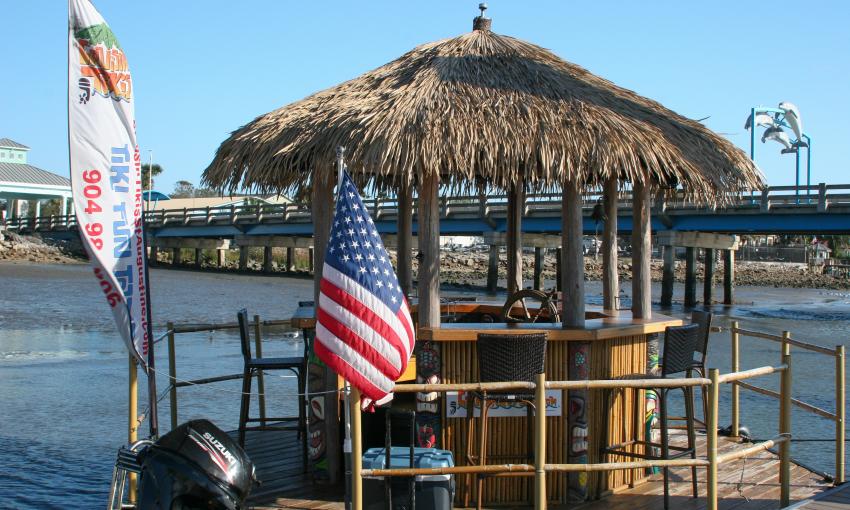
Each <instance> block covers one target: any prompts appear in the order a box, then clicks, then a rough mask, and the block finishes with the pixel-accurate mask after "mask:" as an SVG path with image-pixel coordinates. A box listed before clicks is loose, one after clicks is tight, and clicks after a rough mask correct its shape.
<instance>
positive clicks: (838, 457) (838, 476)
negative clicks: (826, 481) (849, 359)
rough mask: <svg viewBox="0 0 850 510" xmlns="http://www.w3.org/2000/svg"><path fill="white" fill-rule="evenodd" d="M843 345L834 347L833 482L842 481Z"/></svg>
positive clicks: (838, 482)
mask: <svg viewBox="0 0 850 510" xmlns="http://www.w3.org/2000/svg"><path fill="white" fill-rule="evenodd" d="M844 378H845V374H844V346H843V345H837V346H836V347H835V415H836V416H837V417H838V418H837V419H836V420H835V484H836V485H838V484H840V483H844V420H845V415H846V413H847V409H846V408H847V405H846V403H845V397H844V382H845V381H844Z"/></svg>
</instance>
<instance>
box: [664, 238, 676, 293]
mask: <svg viewBox="0 0 850 510" xmlns="http://www.w3.org/2000/svg"><path fill="white" fill-rule="evenodd" d="M675 281H676V247H675V246H672V245H671V246H665V247H664V272H663V273H662V275H661V306H664V307H670V306H673V284H674V283H675Z"/></svg>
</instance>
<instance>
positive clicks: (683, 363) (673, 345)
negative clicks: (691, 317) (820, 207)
mask: <svg viewBox="0 0 850 510" xmlns="http://www.w3.org/2000/svg"><path fill="white" fill-rule="evenodd" d="M699 332H700V326H699V325H698V324H688V325H687V326H669V327H668V328H667V329H666V330H665V331H664V352H663V353H662V364H661V372H660V374H659V373H640V374H629V375H626V376H622V377H620V379H665V378H668V377H670V376H674V375H677V374H682V373H688V374H690V371H691V369H692V366H693V362H694V352H695V351H696V349H697V343H698V342H699V339H700V336H699ZM641 389H643V390H653V391H655V393H656V394H657V395H658V407H659V414H660V417H661V444H658V443H653V442H652V438H651V437H647V438H645V439H643V440H639V439H638V438H637V433H636V432H637V431H636V430H635V431H633V433H632V434H633V437H632V440H630V441H626V442H623V443H620V444H616V445H608V444H605V443H604V442H603V445H602V447H601V449H600V454H601V461H602V462H605V458H606V456H607V455H621V456H624V457H633V458H640V459H652V460H659V459H676V458H679V457H684V456H685V455H690V456H691V458H692V459H695V458H696V432H695V428H694V400H693V392H694V391H693V390H694V388H693V386H682V387H681V388H679V389H681V390H682V392H683V393H684V397H685V399H684V401H685V418H684V419H685V422H686V428H687V434H688V444H687V446H684V447H683V446H670V434H669V429H670V427H669V421H670V420H669V419H668V416H667V411H668V409H667V393H668V392H669V391H670V390H672V389H676V388H658V387H653V386H651V385H647V387H645V388H639V389H635V390H634V392H635V393H634V397H633V398H634V400H635V402H637V401H638V394H637V392H638V391H640V390H641ZM615 391H621V390H615ZM604 393H605V395H604V400H603V402H606V403H609V404H610V401H611V400H610V399H611V395H612V394H613V391H612V390H605V392H604ZM608 408H610V405H607V406H606V409H608ZM634 408H635V413H636V416H635V417H634V419H635V423H636V424H637V423H640V422H641V421H642V418H641V417H642V414H643V412H642V411H643V410H642V409H640V406H638V405H635V406H634ZM603 416H604V418H603V426H602V428H601V429H600V430H602V431H604V433H605V434H607V432H608V420H609V413H608V412H607V411H606V412H605V413H604V414H603ZM636 445H640V446H643V450H644V451H643V452H639V451H636V449H635V448H634V446H636ZM654 450H660V454H656V453H654ZM671 450H672V451H673V453H672V454H671ZM662 471H663V472H664V509H665V510H668V508H669V505H670V487H669V485H670V482H669V469H668V468H666V467H665V468H662ZM604 474H605V472H600V477H599V480H598V483H597V484H596V487H597V489H596V491H597V494H596V496H597V498H598V497H600V496H601V492H602V478H603V476H604ZM691 483H692V485H693V495H694V497H697V495H698V491H697V468H696V467H691Z"/></svg>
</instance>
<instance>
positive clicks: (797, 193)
mask: <svg viewBox="0 0 850 510" xmlns="http://www.w3.org/2000/svg"><path fill="white" fill-rule="evenodd" d="M794 156H795V159H796V160H797V182H796V184H795V185H794V195H795V196H796V199H795V202H796V204H797V205H800V148H799V147H797V151H796V152H795V153H794Z"/></svg>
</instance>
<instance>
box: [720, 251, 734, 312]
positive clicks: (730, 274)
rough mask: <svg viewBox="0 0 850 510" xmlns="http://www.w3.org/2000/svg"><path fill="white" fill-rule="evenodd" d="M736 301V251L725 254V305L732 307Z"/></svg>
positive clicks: (725, 252)
mask: <svg viewBox="0 0 850 510" xmlns="http://www.w3.org/2000/svg"><path fill="white" fill-rule="evenodd" d="M734 299H735V250H725V251H724V252H723V304H724V305H731V304H732V302H733V300H734Z"/></svg>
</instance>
